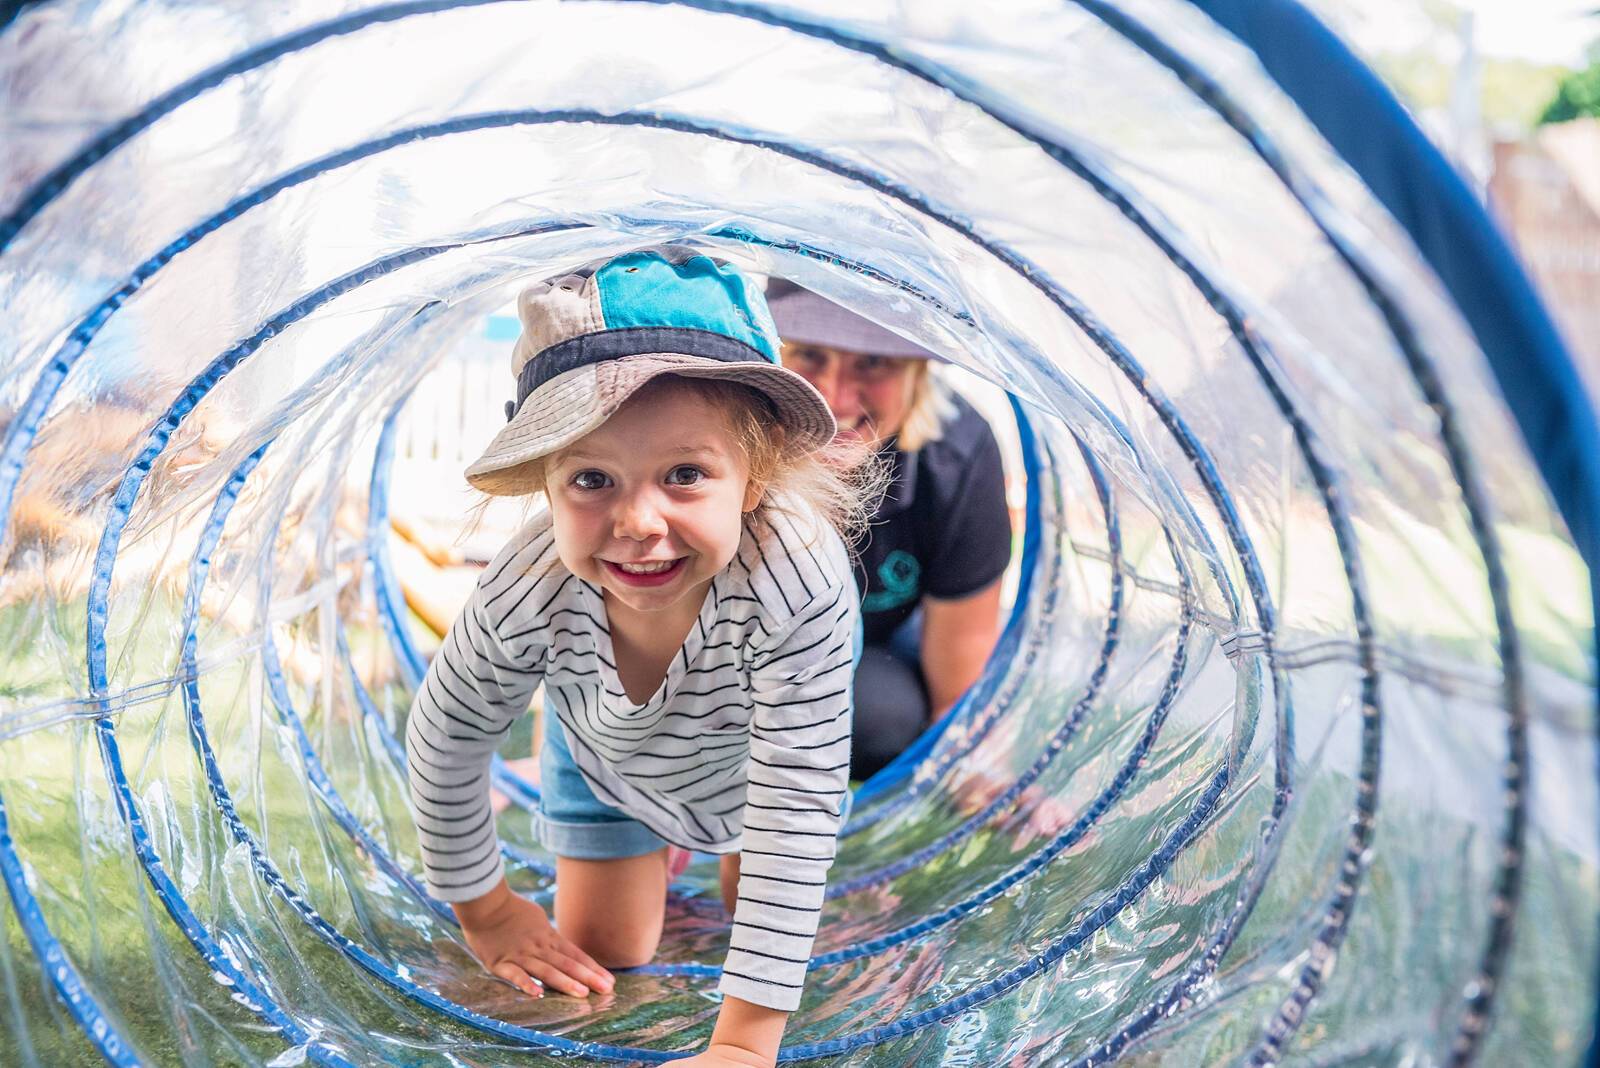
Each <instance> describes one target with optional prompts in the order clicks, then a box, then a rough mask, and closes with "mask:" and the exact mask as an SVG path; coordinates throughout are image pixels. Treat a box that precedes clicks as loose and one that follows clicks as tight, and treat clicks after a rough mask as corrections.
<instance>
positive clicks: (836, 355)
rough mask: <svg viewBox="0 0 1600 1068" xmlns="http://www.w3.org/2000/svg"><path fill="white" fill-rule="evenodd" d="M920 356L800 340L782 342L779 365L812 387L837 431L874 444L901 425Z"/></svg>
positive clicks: (848, 438) (895, 431) (884, 439)
mask: <svg viewBox="0 0 1600 1068" xmlns="http://www.w3.org/2000/svg"><path fill="white" fill-rule="evenodd" d="M921 362H922V361H921V360H916V359H904V358H900V357H894V356H870V355H867V354H865V353H860V352H849V351H847V350H845V349H835V348H829V347H828V346H826V345H812V344H808V343H805V342H787V341H786V342H784V344H783V365H784V366H785V367H787V368H789V370H791V371H793V372H795V373H796V374H798V375H800V376H801V377H802V378H804V379H805V380H806V381H807V382H810V383H811V384H812V385H813V386H816V387H817V392H818V393H821V394H822V399H823V400H825V401H827V402H828V407H829V408H830V409H832V411H833V418H834V420H835V421H837V422H838V424H839V437H841V438H844V439H846V440H849V441H859V442H861V443H862V444H865V445H869V446H872V447H874V448H876V447H877V446H878V445H879V444H880V443H881V442H883V441H886V440H887V439H889V438H892V437H894V436H895V435H896V434H898V433H899V432H900V428H901V427H902V426H904V425H905V421H906V413H907V411H909V410H910V407H911V381H912V379H911V374H912V365H913V364H917V363H921Z"/></svg>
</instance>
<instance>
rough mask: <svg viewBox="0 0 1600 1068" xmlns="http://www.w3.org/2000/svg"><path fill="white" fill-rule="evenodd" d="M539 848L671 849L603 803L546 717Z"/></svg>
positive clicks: (564, 852) (844, 814)
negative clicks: (665, 847) (595, 794)
mask: <svg viewBox="0 0 1600 1068" xmlns="http://www.w3.org/2000/svg"><path fill="white" fill-rule="evenodd" d="M861 639H862V629H861V625H860V623H859V622H858V623H857V624H856V644H855V660H856V663H857V664H860V663H861ZM853 800H854V799H853V797H852V796H851V794H850V792H849V791H848V790H846V791H845V795H844V805H843V809H842V811H841V812H840V813H839V823H840V825H841V826H842V825H843V823H844V821H845V820H847V819H849V818H850V807H851V802H852V801H853ZM533 822H534V833H535V834H536V835H537V836H538V839H539V844H540V845H542V846H544V847H545V848H546V849H548V850H549V851H550V852H552V853H554V854H555V855H556V856H558V857H566V858H567V859H568V860H617V859H620V858H622V857H639V856H643V855H644V854H646V853H654V852H655V851H656V850H658V849H660V848H662V847H663V846H665V845H666V844H667V842H666V840H665V839H663V838H662V837H661V836H660V835H658V834H656V833H655V832H654V831H652V830H651V829H650V828H648V827H646V826H645V825H644V824H642V823H640V822H639V821H638V820H636V819H634V818H633V817H632V816H630V815H628V814H627V813H626V812H623V811H622V810H621V809H617V808H613V807H612V806H610V805H608V804H606V803H605V802H604V801H601V800H600V799H599V798H598V797H596V796H594V791H593V790H591V789H589V784H588V783H587V782H585V781H584V778H583V772H581V771H579V770H578V764H577V761H575V760H573V758H572V750H571V749H570V748H569V747H568V746H567V734H566V730H565V728H563V727H562V726H561V720H560V719H558V718H557V717H556V716H555V715H553V714H552V713H551V712H550V711H549V710H548V709H546V711H545V713H544V744H543V745H541V746H540V748H539V811H538V812H536V813H534V821H533Z"/></svg>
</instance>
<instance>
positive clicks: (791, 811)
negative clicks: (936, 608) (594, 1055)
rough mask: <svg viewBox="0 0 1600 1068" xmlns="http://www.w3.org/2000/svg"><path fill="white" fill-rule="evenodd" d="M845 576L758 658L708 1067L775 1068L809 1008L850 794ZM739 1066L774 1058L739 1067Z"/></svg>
mask: <svg viewBox="0 0 1600 1068" xmlns="http://www.w3.org/2000/svg"><path fill="white" fill-rule="evenodd" d="M839 555H840V556H841V558H842V556H843V552H842V550H841V551H840V554H839ZM840 574H841V575H842V576H843V577H842V579H841V580H840V581H838V582H836V583H832V584H830V586H829V587H828V588H826V589H820V588H817V587H815V586H814V587H813V588H814V589H816V593H815V595H814V596H813V597H812V598H810V599H809V601H808V602H807V603H805V604H804V605H803V606H802V607H799V608H798V610H797V611H796V612H795V613H794V615H793V618H792V619H791V620H790V621H788V622H787V623H786V624H785V625H783V626H780V627H778V628H776V630H775V631H774V633H773V634H772V637H771V639H770V640H769V641H768V642H765V643H763V645H762V647H761V648H758V649H755V650H753V651H752V653H753V655H752V658H751V660H752V667H751V688H752V693H753V700H754V704H755V711H754V714H753V715H752V717H751V724H750V764H749V777H748V787H747V792H746V802H745V814H744V841H743V848H742V850H741V854H740V872H739V893H738V901H737V903H736V907H735V909H734V924H733V936H732V939H731V940H730V945H729V951H728V958H727V961H726V962H725V964H724V965H723V976H722V982H721V986H720V989H721V991H722V993H723V995H724V1001H723V1009H722V1014H721V1015H720V1016H719V1017H718V1020H717V1028H716V1032H715V1034H714V1035H713V1038H712V1048H711V1049H710V1050H708V1051H707V1054H705V1056H712V1055H713V1054H715V1055H717V1056H720V1057H722V1058H723V1059H722V1060H708V1061H706V1062H704V1063H705V1064H708V1065H709V1064H745V1063H759V1064H766V1065H770V1064H772V1063H773V1060H774V1058H776V1056H777V1044H778V1042H779V1040H781V1038H782V1035H783V1027H784V1024H785V1022H786V1020H787V1015H788V1013H789V1012H792V1011H793V1010H794V1009H795V1008H796V1007H797V1006H798V1005H799V1002H800V993H801V990H802V989H803V987H804V982H805V973H806V969H807V966H808V964H809V963H810V959H811V946H812V942H813V940H814V939H815V937H816V931H817V922H818V920H819V919H820V916H821V912H822V902H823V896H824V890H825V888H826V886H827V873H828V868H829V867H830V866H831V865H832V863H833V854H834V848H835V838H836V836H837V834H838V830H839V814H840V809H841V807H842V805H843V802H844V796H845V791H846V790H847V788H848V774H849V765H850V709H851V681H852V675H853V668H854V661H855V630H856V621H857V617H858V608H857V605H856V593H855V587H854V583H853V582H852V581H851V579H850V576H849V571H848V570H847V569H846V568H844V567H841V568H840ZM740 1051H742V1052H740ZM737 1056H757V1057H764V1058H765V1060H760V1061H739V1060H729V1059H728V1058H729V1057H737ZM690 1063H698V1062H694V1061H691V1062H690Z"/></svg>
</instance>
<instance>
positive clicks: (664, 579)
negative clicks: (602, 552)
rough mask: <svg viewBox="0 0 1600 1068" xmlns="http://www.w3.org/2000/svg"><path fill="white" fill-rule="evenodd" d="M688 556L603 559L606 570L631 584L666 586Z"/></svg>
mask: <svg viewBox="0 0 1600 1068" xmlns="http://www.w3.org/2000/svg"><path fill="white" fill-rule="evenodd" d="M687 559H688V557H686V556H680V557H678V558H677V559H675V560H639V561H628V562H623V561H620V560H602V561H600V562H601V563H602V564H604V565H605V567H606V570H608V571H610V572H611V573H612V575H613V576H614V577H615V578H617V579H618V580H619V581H621V582H624V583H626V584H628V585H630V586H644V587H649V586H664V585H666V584H667V583H668V582H671V581H672V578H673V576H675V575H676V574H677V573H678V569H679V568H680V567H681V566H682V565H683V562H684V561H685V560H687Z"/></svg>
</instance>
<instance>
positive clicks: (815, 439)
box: [466, 248, 835, 495]
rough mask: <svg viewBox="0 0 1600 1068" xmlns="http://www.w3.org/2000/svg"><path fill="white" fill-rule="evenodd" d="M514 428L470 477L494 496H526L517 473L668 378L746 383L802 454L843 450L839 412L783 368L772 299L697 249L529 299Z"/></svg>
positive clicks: (617, 264) (521, 300) (617, 262)
mask: <svg viewBox="0 0 1600 1068" xmlns="http://www.w3.org/2000/svg"><path fill="white" fill-rule="evenodd" d="M517 314H518V317H519V318H520V319H521V320H522V335H521V336H520V337H519V338H518V339H517V343H516V347H515V348H514V349H513V350H512V354H511V371H512V374H513V375H515V376H516V379H517V399H516V401H515V402H514V403H508V404H507V406H506V407H507V413H508V416H509V421H508V422H507V424H506V426H505V427H504V429H502V430H501V431H500V432H499V433H498V434H496V435H495V437H494V440H493V441H492V442H490V443H489V447H488V448H487V449H485V450H484V452H483V455H482V456H480V457H478V459H477V460H476V461H474V462H473V463H472V465H471V466H470V467H468V468H467V471H466V476H467V481H468V482H470V483H472V484H473V485H474V486H476V487H477V488H478V489H481V490H483V491H484V492H486V493H492V494H501V495H512V494H517V493H522V492H524V490H525V486H526V479H524V478H520V477H518V473H517V471H516V469H517V468H518V467H521V466H522V465H523V464H526V463H528V462H529V461H530V460H536V459H538V458H540V457H542V456H548V455H550V454H551V453H553V452H556V451H558V450H560V449H563V448H565V447H566V446H568V445H570V444H572V443H573V442H575V441H577V440H578V439H579V438H581V437H583V436H584V435H585V434H587V433H589V432H590V431H591V430H594V429H595V428H596V427H598V426H600V424H602V423H604V422H605V421H606V420H607V419H609V418H611V416H612V415H613V414H614V413H615V412H616V410H617V409H618V408H620V407H622V404H623V402H625V401H626V400H627V399H628V398H629V397H631V396H632V395H633V394H634V393H635V392H637V391H638V390H639V388H640V387H641V386H643V385H644V384H645V383H646V382H649V381H650V380H652V379H654V378H658V377H660V376H661V375H681V376H684V377H688V378H713V379H721V380H723V381H730V382H738V383H741V384H743V385H746V386H749V387H751V388H752V389H755V390H757V391H759V392H760V393H762V394H763V395H765V396H766V397H767V399H768V400H770V401H771V402H772V407H773V411H774V412H775V413H776V415H777V418H778V420H779V422H780V423H781V424H782V425H783V427H784V429H785V431H786V432H787V433H788V435H789V439H788V440H789V442H790V443H792V444H793V445H794V446H796V447H798V448H800V449H803V450H807V451H811V450H815V449H819V448H821V447H822V446H824V445H826V444H827V443H828V442H830V441H832V440H833V435H834V431H835V425H834V421H833V415H832V413H831V412H829V411H828V405H827V402H826V401H824V400H823V399H822V395H821V394H820V393H818V392H817V391H816V389H814V388H813V387H812V386H811V384H810V383H808V382H807V381H806V380H805V379H804V378H801V377H800V376H799V375H797V374H795V373H794V372H793V371H789V370H786V369H785V368H784V367H783V366H782V365H781V364H780V363H779V362H778V339H777V333H776V331H775V329H774V328H773V325H772V316H771V315H770V313H769V312H768V311H767V306H766V303H765V301H764V300H763V299H762V296H761V291H760V289H759V288H758V287H757V286H756V285H755V283H754V282H752V281H751V280H750V279H748V278H747V277H745V276H744V275H743V274H741V273H740V272H739V271H738V269H737V268H735V267H733V266H731V265H729V264H719V263H717V262H715V261H714V260H712V259H711V258H710V257H708V256H704V255H700V254H697V253H695V252H693V251H691V250H688V249H681V248H668V249H646V250H642V251H639V252H629V253H625V254H624V255H621V256H618V257H616V258H614V259H612V260H609V261H607V262H606V263H604V264H602V265H601V266H599V267H597V268H595V269H594V270H593V271H592V272H588V273H583V274H574V275H568V276H567V277H565V278H559V279H556V280H555V281H553V282H539V283H536V284H534V285H531V286H529V287H528V288H527V289H525V290H523V291H522V293H521V294H520V295H519V296H518V297H517Z"/></svg>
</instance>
